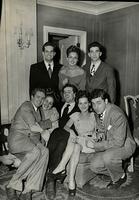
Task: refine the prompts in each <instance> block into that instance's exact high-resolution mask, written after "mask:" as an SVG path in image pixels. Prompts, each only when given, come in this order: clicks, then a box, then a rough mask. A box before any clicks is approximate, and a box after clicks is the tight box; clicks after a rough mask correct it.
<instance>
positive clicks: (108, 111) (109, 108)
mask: <svg viewBox="0 0 139 200" xmlns="http://www.w3.org/2000/svg"><path fill="white" fill-rule="evenodd" d="M110 110H111V104H107V108H106V112H105V116H104V124H105V128H106V129H107V128H108V126H109V125H110V117H109V116H110Z"/></svg>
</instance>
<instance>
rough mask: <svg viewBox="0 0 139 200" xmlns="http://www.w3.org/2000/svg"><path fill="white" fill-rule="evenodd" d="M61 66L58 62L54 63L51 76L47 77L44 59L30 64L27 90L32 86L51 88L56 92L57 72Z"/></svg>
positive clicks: (31, 88) (32, 87) (57, 83)
mask: <svg viewBox="0 0 139 200" xmlns="http://www.w3.org/2000/svg"><path fill="white" fill-rule="evenodd" d="M60 68H61V65H60V64H56V63H54V68H53V73H52V76H51V78H50V77H49V74H48V71H47V68H46V66H45V64H44V61H42V62H39V63H36V64H33V65H31V67H30V78H29V91H30V94H31V91H32V90H33V89H34V88H38V87H40V88H44V89H47V88H51V89H52V90H53V91H54V92H56V93H57V92H58V85H59V77H58V73H59V70H60Z"/></svg>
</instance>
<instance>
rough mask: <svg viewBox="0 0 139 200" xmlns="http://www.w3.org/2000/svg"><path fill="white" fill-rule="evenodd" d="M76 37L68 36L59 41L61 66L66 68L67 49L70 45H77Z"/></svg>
mask: <svg viewBox="0 0 139 200" xmlns="http://www.w3.org/2000/svg"><path fill="white" fill-rule="evenodd" d="M78 38H79V37H78V36H69V37H68V38H66V39H62V40H60V41H59V48H60V50H61V59H60V62H61V64H62V65H64V66H67V64H68V62H67V54H66V51H67V48H68V47H69V46H71V45H76V44H77V43H78V40H79V39H78Z"/></svg>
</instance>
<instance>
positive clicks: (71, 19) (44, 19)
mask: <svg viewBox="0 0 139 200" xmlns="http://www.w3.org/2000/svg"><path fill="white" fill-rule="evenodd" d="M95 20H96V16H93V15H89V14H84V13H80V12H74V11H69V10H65V9H60V8H54V7H49V6H44V5H37V31H38V32H37V35H38V38H37V45H38V48H37V58H38V61H40V60H41V59H42V49H41V48H42V45H43V26H44V25H46V26H53V27H59V28H67V29H75V30H82V31H86V32H87V44H88V43H90V42H92V41H93V40H94V27H95Z"/></svg>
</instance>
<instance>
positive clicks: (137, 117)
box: [124, 95, 139, 172]
mask: <svg viewBox="0 0 139 200" xmlns="http://www.w3.org/2000/svg"><path fill="white" fill-rule="evenodd" d="M124 103H125V111H126V114H127V117H128V121H129V125H130V128H131V131H132V135H133V137H134V139H135V142H136V144H137V146H139V95H136V96H133V95H127V96H124ZM128 171H130V172H133V171H134V158H133V156H132V157H131V159H130V165H129V166H128Z"/></svg>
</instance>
